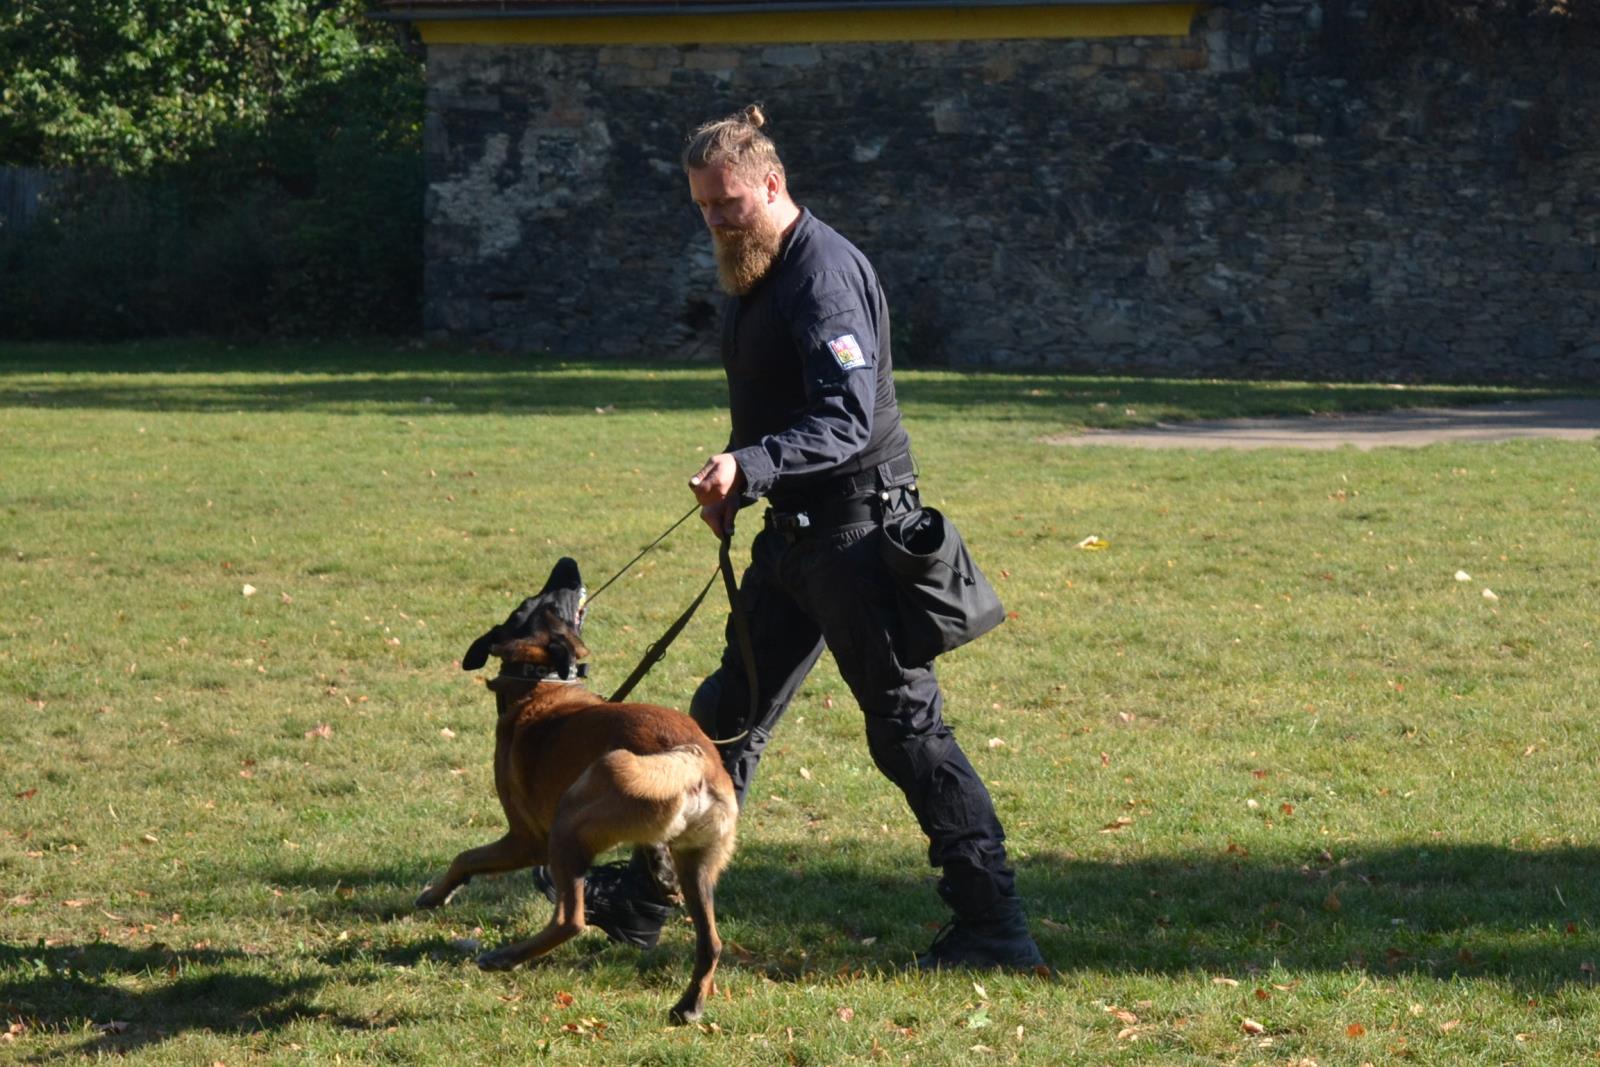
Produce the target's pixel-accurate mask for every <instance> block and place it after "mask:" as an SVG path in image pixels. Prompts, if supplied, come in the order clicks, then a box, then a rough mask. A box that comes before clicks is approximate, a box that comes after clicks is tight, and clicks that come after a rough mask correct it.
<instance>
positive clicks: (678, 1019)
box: [667, 1000, 701, 1026]
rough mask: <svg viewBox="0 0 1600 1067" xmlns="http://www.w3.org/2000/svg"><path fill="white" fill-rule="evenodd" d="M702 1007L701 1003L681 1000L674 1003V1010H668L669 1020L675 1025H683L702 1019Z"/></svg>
mask: <svg viewBox="0 0 1600 1067" xmlns="http://www.w3.org/2000/svg"><path fill="white" fill-rule="evenodd" d="M700 1015H701V1008H700V1005H699V1004H696V1003H694V1002H693V1001H689V1000H680V1001H678V1003H677V1004H674V1005H673V1007H672V1010H671V1011H669V1012H667V1022H668V1023H670V1024H671V1025H673V1026H683V1025H685V1024H687V1023H697V1022H699V1021H700Z"/></svg>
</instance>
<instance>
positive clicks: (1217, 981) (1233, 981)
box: [1211, 978, 1239, 986]
mask: <svg viewBox="0 0 1600 1067" xmlns="http://www.w3.org/2000/svg"><path fill="white" fill-rule="evenodd" d="M1211 984H1212V985H1225V986H1236V985H1238V984H1239V979H1237V978H1213V979H1211Z"/></svg>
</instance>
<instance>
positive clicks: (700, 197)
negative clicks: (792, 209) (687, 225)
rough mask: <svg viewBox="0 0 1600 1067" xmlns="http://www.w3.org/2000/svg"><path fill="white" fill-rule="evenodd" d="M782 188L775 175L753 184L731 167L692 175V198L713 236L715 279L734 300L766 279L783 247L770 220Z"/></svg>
mask: <svg viewBox="0 0 1600 1067" xmlns="http://www.w3.org/2000/svg"><path fill="white" fill-rule="evenodd" d="M779 188H780V186H779V185H778V184H777V176H776V175H770V176H769V177H768V178H767V179H766V180H764V181H762V182H750V181H747V180H745V179H744V178H742V177H740V176H739V175H738V174H736V173H734V171H733V170H732V169H731V168H728V167H700V168H691V169H690V170H689V195H690V196H691V197H692V198H693V199H694V203H695V206H696V207H698V208H699V209H700V217H701V218H702V219H704V220H705V224H706V229H708V230H710V231H711V244H712V247H713V249H714V250H715V252H716V255H717V278H718V280H719V281H720V282H721V283H722V288H723V289H725V290H727V291H728V292H730V293H733V294H734V295H736V296H738V295H743V294H744V293H748V292H749V291H750V289H751V288H752V287H753V286H754V285H755V284H756V282H758V281H760V280H761V279H762V278H763V277H765V276H766V273H767V271H768V270H770V269H771V267H772V261H773V260H774V259H776V258H777V255H778V249H779V247H780V246H781V245H782V243H783V233H782V231H781V230H779V228H778V225H777V223H776V222H774V221H773V217H772V205H773V203H774V201H775V198H776V196H777V193H778V190H779Z"/></svg>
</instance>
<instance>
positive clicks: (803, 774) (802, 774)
mask: <svg viewBox="0 0 1600 1067" xmlns="http://www.w3.org/2000/svg"><path fill="white" fill-rule="evenodd" d="M800 777H802V778H804V779H805V780H806V781H808V782H809V781H811V771H810V770H808V769H807V768H805V767H801V768H800Z"/></svg>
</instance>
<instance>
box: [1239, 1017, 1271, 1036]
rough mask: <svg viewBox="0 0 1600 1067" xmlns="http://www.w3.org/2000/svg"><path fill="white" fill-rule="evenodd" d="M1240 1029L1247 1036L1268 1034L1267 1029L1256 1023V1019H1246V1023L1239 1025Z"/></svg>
mask: <svg viewBox="0 0 1600 1067" xmlns="http://www.w3.org/2000/svg"><path fill="white" fill-rule="evenodd" d="M1239 1029H1240V1030H1243V1031H1244V1032H1245V1033H1247V1034H1264V1033H1266V1032H1267V1028H1266V1027H1265V1026H1262V1025H1261V1024H1260V1023H1258V1022H1256V1021H1255V1020H1254V1019H1246V1020H1245V1021H1244V1022H1242V1023H1240V1024H1239Z"/></svg>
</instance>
